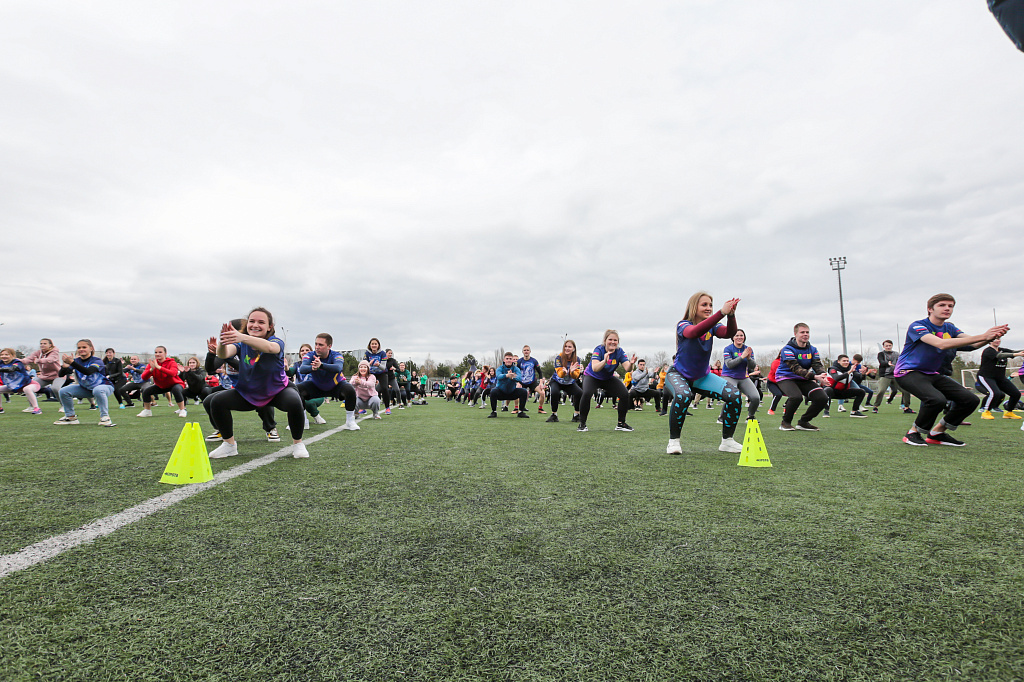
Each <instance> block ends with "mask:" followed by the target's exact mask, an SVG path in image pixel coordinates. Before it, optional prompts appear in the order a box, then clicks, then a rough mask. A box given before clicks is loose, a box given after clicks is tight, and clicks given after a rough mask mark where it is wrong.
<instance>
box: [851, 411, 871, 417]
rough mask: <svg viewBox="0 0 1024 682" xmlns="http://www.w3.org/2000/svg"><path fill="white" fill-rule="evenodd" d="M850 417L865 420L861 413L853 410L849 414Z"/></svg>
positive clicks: (864, 415)
mask: <svg viewBox="0 0 1024 682" xmlns="http://www.w3.org/2000/svg"><path fill="white" fill-rule="evenodd" d="M850 416H851V417H861V418H865V419H866V418H867V415H866V414H864V413H863V412H861V411H860V410H854V411H853V412H851V413H850Z"/></svg>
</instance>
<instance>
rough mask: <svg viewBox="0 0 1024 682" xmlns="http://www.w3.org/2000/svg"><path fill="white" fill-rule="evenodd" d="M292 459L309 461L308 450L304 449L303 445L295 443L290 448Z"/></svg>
mask: <svg viewBox="0 0 1024 682" xmlns="http://www.w3.org/2000/svg"><path fill="white" fill-rule="evenodd" d="M292 457H294V458H295V459H309V450H307V449H306V446H305V444H303V443H296V444H295V445H293V446H292Z"/></svg>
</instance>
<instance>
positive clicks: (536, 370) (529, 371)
mask: <svg viewBox="0 0 1024 682" xmlns="http://www.w3.org/2000/svg"><path fill="white" fill-rule="evenodd" d="M516 365H518V366H519V371H520V372H522V373H523V384H524V385H525V384H532V383H533V382H535V381H537V378H538V376H537V375H538V374H540V363H539V362H537V358H530V359H529V360H527V359H526V358H519V361H518V362H517V363H516Z"/></svg>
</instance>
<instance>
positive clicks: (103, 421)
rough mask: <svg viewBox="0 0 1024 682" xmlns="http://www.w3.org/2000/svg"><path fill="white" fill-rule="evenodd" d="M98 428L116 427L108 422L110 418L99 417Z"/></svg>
mask: <svg viewBox="0 0 1024 682" xmlns="http://www.w3.org/2000/svg"><path fill="white" fill-rule="evenodd" d="M100 426H117V424H115V423H114V422H112V421H110V416H109V415H108V416H106V417H100Z"/></svg>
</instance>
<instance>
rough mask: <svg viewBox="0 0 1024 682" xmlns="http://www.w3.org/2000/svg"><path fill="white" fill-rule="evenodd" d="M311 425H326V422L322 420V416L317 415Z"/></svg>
mask: <svg viewBox="0 0 1024 682" xmlns="http://www.w3.org/2000/svg"><path fill="white" fill-rule="evenodd" d="M313 423H314V424H326V423H327V420H326V419H324V418H323V416H321V415H319V414H318V415H317V416H315V417H313Z"/></svg>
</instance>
